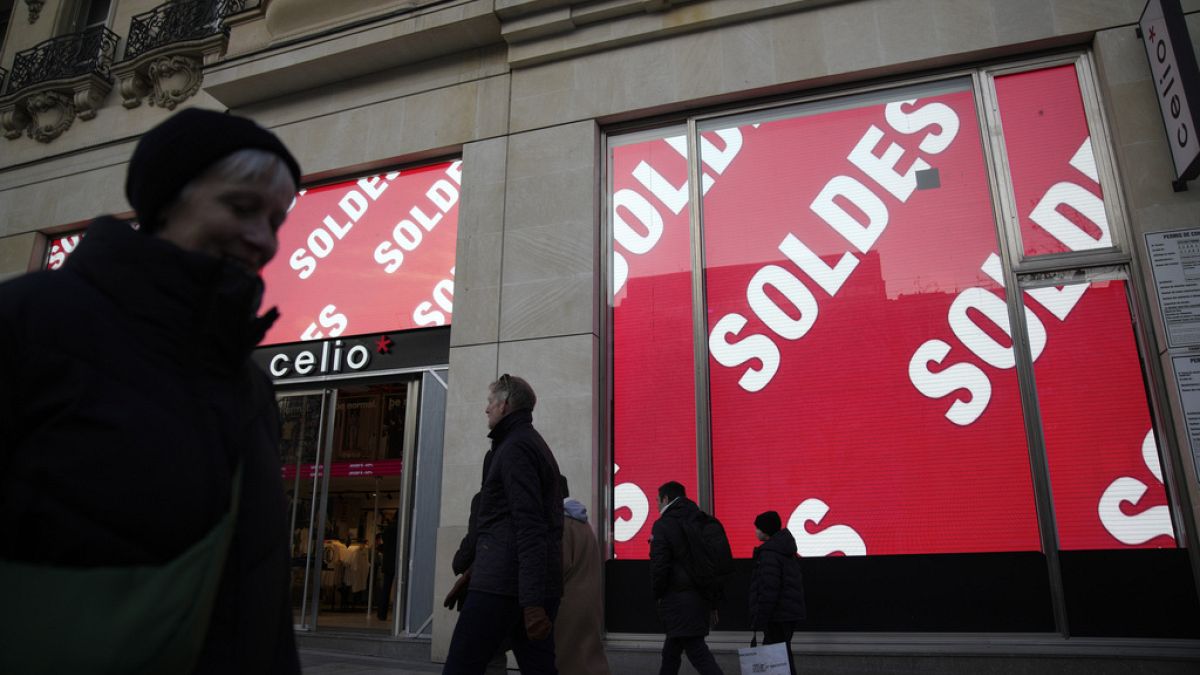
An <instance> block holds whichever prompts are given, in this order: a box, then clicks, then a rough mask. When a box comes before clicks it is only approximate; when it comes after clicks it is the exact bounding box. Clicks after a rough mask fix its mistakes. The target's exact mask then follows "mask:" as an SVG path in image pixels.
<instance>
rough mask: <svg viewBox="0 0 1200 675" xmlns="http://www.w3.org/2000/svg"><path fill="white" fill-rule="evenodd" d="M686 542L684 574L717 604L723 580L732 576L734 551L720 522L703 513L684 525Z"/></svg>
mask: <svg viewBox="0 0 1200 675" xmlns="http://www.w3.org/2000/svg"><path fill="white" fill-rule="evenodd" d="M683 534H684V538H685V539H686V540H687V547H688V556H687V570H688V574H690V575H691V577H692V581H693V582H694V583H695V584H696V590H698V591H700V594H701V595H703V596H704V597H706V598H708V599H709V600H714V601H715V600H718V599H720V596H721V590H722V586H723V585H724V583H725V579H727V578H728V577H729V575H730V574H732V573H733V551H732V550H731V549H730V548H729V538H728V537H726V536H725V528H724V526H722V525H721V521H719V520H717V519H716V518H714V517H712V516H710V515H708V514H707V513H705V512H703V511H697V512H696V515H695V516H693V517H692V518H689V519H687V520H685V521H684V523H683Z"/></svg>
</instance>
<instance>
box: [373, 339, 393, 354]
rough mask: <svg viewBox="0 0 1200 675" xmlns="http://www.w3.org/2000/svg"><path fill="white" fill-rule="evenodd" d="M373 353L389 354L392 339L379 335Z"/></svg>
mask: <svg viewBox="0 0 1200 675" xmlns="http://www.w3.org/2000/svg"><path fill="white" fill-rule="evenodd" d="M375 351H377V352H379V353H380V354H391V353H392V339H391V338H389V337H388V336H386V335H380V336H379V339H378V340H376V341H375Z"/></svg>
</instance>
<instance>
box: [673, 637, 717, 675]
mask: <svg viewBox="0 0 1200 675" xmlns="http://www.w3.org/2000/svg"><path fill="white" fill-rule="evenodd" d="M683 652H687V657H688V661H691V662H692V667H693V668H695V669H696V672H698V673H700V675H723V673H722V672H721V668H720V666H718V665H717V660H716V659H714V658H713V655H712V652H710V651H708V645H707V644H706V643H705V642H704V636H703V635H692V636H689V637H669V638H667V639H666V640H663V648H662V665H661V666H659V668H658V675H678V673H679V667H680V666H681V665H683V659H681V658H680V655H682V654H683Z"/></svg>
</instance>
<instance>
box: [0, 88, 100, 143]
mask: <svg viewBox="0 0 1200 675" xmlns="http://www.w3.org/2000/svg"><path fill="white" fill-rule="evenodd" d="M111 89H112V84H111V83H110V82H108V81H107V80H105V79H104V78H102V77H100V76H98V75H95V74H89V75H80V76H78V77H73V78H69V79H63V80H54V81H52V82H44V83H41V84H37V85H34V86H30V87H25V88H23V89H21V90H20V91H18V92H16V93H15V94H10V95H8V96H5V97H4V98H0V127H3V128H4V137H5V138H7V139H9V140H15V139H17V138H20V137H21V135H22V134H24V135H26V136H29V137H30V138H32V139H33V140H35V141H38V142H39V143H49V142H50V141H52V140H54V139H56V138H58V137H59V136H61V135H62V134H63V132H65V131H66V130H67V129H69V128H71V124H73V123H74V122H75V118H79V119H82V120H90V119H92V118H94V117H95V116H96V112H97V111H98V110H99V108H100V104H101V103H102V102H103V101H104V97H105V96H107V95H108V92H109V91H110V90H111Z"/></svg>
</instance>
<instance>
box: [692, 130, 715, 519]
mask: <svg viewBox="0 0 1200 675" xmlns="http://www.w3.org/2000/svg"><path fill="white" fill-rule="evenodd" d="M687 143H688V146H687V147H688V215H689V218H688V219H689V221H690V224H691V245H692V247H691V252H692V333H693V335H692V365H693V370H694V378H693V379H694V387H695V393H696V491H697V495H696V501H697V503H698V504H699V505H700V508H702V509H705V510H706V511H708V512H709V513H712V512H713V510H714V509H713V474H712V468H713V467H712V415H711V410H712V408H711V407H710V404H709V403H710V402H709V385H708V315H707V313H706V311H705V307H706V303H707V299H706V294H705V290H704V224H703V218H704V210H703V208H702V204H701V200H702V199H703V198H704V189H703V181H704V169H703V168H702V166H701V161H700V132H699V130H698V128H697V126H696V118H694V117H693V118H689V119H688V125H687Z"/></svg>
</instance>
